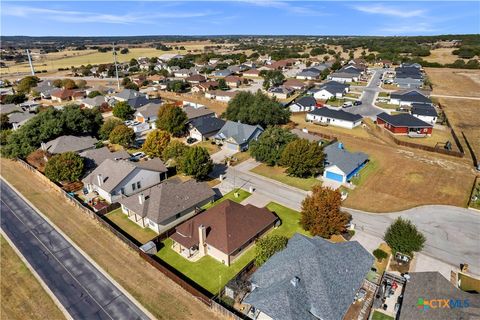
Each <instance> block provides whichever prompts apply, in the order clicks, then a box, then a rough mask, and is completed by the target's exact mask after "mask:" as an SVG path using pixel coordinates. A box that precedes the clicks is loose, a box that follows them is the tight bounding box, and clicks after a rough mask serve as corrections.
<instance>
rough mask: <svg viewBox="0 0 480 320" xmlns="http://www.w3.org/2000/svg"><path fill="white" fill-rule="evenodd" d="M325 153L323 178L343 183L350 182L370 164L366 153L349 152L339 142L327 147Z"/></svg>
mask: <svg viewBox="0 0 480 320" xmlns="http://www.w3.org/2000/svg"><path fill="white" fill-rule="evenodd" d="M323 152H324V153H325V170H324V171H323V178H324V179H330V180H333V181H337V182H341V183H345V182H347V181H349V180H350V179H351V178H352V177H353V176H355V174H357V173H358V172H359V171H360V170H361V169H362V168H363V167H364V166H365V165H366V164H367V162H368V156H367V155H366V154H365V153H363V152H355V153H352V152H348V151H347V150H345V148H344V147H343V143H341V142H339V141H337V142H335V143H332V144H330V145H328V146H326V147H325V148H324V149H323Z"/></svg>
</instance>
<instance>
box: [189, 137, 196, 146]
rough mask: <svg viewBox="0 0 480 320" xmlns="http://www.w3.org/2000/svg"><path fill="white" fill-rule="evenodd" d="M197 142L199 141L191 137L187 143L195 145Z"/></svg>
mask: <svg viewBox="0 0 480 320" xmlns="http://www.w3.org/2000/svg"><path fill="white" fill-rule="evenodd" d="M196 141H197V139H195V138H192V137H190V138H188V139H187V143H188V144H192V143H194V142H196Z"/></svg>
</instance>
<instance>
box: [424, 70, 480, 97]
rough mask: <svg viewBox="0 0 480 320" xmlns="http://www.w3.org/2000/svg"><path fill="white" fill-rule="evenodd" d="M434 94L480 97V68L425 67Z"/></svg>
mask: <svg viewBox="0 0 480 320" xmlns="http://www.w3.org/2000/svg"><path fill="white" fill-rule="evenodd" d="M425 71H426V72H427V75H428V77H429V79H430V81H431V82H432V84H433V92H432V94H440V95H451V96H467V97H480V83H479V81H478V80H479V77H480V70H466V69H450V68H425Z"/></svg>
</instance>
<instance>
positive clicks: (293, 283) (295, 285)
mask: <svg viewBox="0 0 480 320" xmlns="http://www.w3.org/2000/svg"><path fill="white" fill-rule="evenodd" d="M299 282H300V278H299V277H293V278H292V279H291V280H290V283H291V284H292V286H294V287H295V288H296V287H297V286H298V283H299Z"/></svg>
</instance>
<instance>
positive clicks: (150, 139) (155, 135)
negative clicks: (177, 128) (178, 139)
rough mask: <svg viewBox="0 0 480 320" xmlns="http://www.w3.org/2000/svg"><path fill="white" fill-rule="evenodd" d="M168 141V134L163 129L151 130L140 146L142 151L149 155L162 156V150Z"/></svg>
mask: <svg viewBox="0 0 480 320" xmlns="http://www.w3.org/2000/svg"><path fill="white" fill-rule="evenodd" d="M169 142H170V134H168V132H166V131H163V130H158V129H157V130H153V131H152V132H150V133H149V134H148V136H147V139H146V140H145V143H144V144H143V146H142V150H143V152H145V154H146V155H148V156H150V157H158V158H162V157H163V151H165V148H166V147H167V146H168V144H169Z"/></svg>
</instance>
